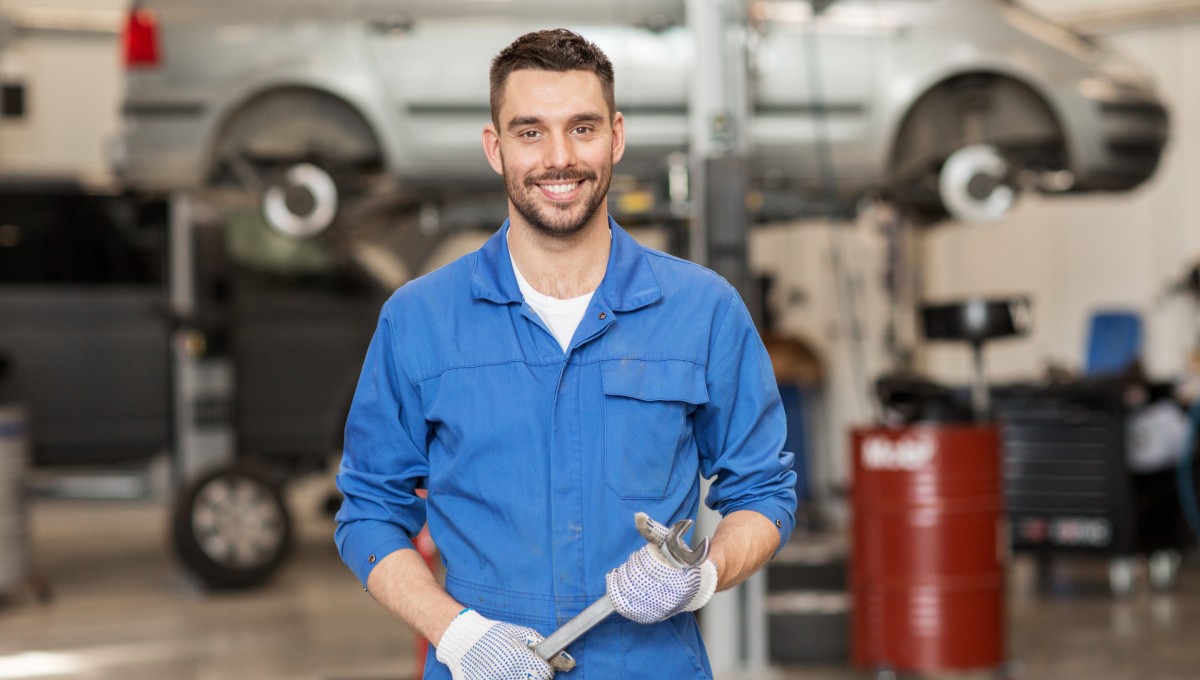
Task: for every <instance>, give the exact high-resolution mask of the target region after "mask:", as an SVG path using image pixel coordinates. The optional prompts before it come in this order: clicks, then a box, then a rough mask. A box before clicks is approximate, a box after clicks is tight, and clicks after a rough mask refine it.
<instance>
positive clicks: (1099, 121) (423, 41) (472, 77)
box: [117, 0, 1168, 235]
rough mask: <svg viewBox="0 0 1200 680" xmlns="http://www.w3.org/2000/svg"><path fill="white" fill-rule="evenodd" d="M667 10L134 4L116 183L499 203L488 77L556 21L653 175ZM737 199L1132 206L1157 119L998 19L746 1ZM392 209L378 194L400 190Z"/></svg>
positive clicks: (1152, 154)
mask: <svg viewBox="0 0 1200 680" xmlns="http://www.w3.org/2000/svg"><path fill="white" fill-rule="evenodd" d="M684 11H685V2H684V0H638V2H612V3H583V4H581V3H562V2H552V1H550V0H515V1H513V2H505V3H496V2H494V1H493V0H455V1H446V0H348V1H346V2H337V3H331V2H316V1H313V0H210V1H208V2H203V3H199V2H192V1H190V0H138V1H137V2H136V4H135V6H134V8H133V10H132V12H131V13H130V17H129V24H128V30H127V32H126V36H125V37H126V40H125V43H126V62H127V66H128V79H127V92H126V99H125V104H124V134H123V136H122V143H121V145H120V147H121V149H120V153H119V154H118V155H117V156H118V157H117V161H118V162H117V166H118V172H119V174H120V176H121V177H123V178H124V180H125V181H126V182H128V184H129V185H130V186H132V187H134V188H138V189H144V190H150V191H168V190H173V189H197V188H201V187H206V186H222V185H228V186H240V187H243V188H250V189H253V190H255V191H258V192H260V193H261V197H262V207H263V210H264V211H265V213H266V215H267V217H268V219H269V221H270V222H271V223H272V224H274V225H275V226H277V227H278V228H280V229H281V230H283V231H285V232H289V233H294V234H298V235H303V234H312V233H316V232H320V231H322V230H323V229H325V228H326V227H328V226H329V224H330V223H332V222H333V221H334V220H335V219H336V217H337V215H338V214H339V211H340V210H341V209H343V208H344V207H345V206H346V205H347V199H348V198H350V197H353V196H361V195H364V194H371V193H377V192H381V191H384V192H388V193H390V194H392V195H396V196H408V197H410V198H411V199H412V200H413V201H417V200H420V201H434V200H437V199H438V198H444V197H446V196H451V195H455V194H458V193H461V192H463V191H469V190H472V189H474V188H478V187H481V186H482V187H487V188H491V189H494V188H496V187H497V186H498V185H497V184H496V181H495V179H494V178H493V177H492V176H491V170H490V168H489V167H488V165H487V164H486V163H485V162H484V161H483V158H482V155H481V153H480V150H479V139H478V138H479V130H480V128H481V126H482V125H483V124H484V123H485V122H486V121H487V117H488V113H487V111H488V109H487V68H488V64H489V60H490V59H491V57H492V56H493V55H494V54H495V53H496V52H497V51H498V50H499V49H500V48H502V47H503V46H504V45H505V44H507V43H508V42H509V41H511V40H512V39H513V38H514V37H515V36H517V35H519V34H521V33H522V32H524V31H527V30H532V29H536V28H542V27H548V26H558V25H563V26H567V27H570V28H573V29H576V30H578V31H579V32H581V33H583V34H584V35H585V36H587V37H589V38H590V39H592V40H594V41H595V42H597V43H598V44H599V45H600V46H601V47H602V48H604V50H605V51H606V52H607V53H608V54H609V56H610V57H611V59H612V60H613V63H614V66H615V67H616V70H617V101H618V104H619V106H620V108H621V110H622V111H624V113H625V114H626V116H627V118H628V131H629V150H628V152H627V155H626V160H625V161H623V162H622V163H621V165H620V166H619V168H618V169H619V170H620V171H621V172H623V173H625V174H627V175H632V176H634V177H635V178H638V179H642V180H647V179H649V180H654V179H656V178H661V177H662V176H663V175H664V174H665V172H666V168H665V165H666V161H665V160H664V159H665V158H666V156H667V154H668V153H669V152H671V151H679V150H685V149H686V145H687V130H688V127H687V124H686V115H687V106H688V92H687V84H688V82H689V76H688V71H689V68H690V63H691V61H692V58H691V57H692V54H693V53H694V52H695V51H696V50H699V49H706V47H705V46H704V45H697V44H695V42H694V41H693V39H692V37H691V35H690V34H689V32H688V30H687V28H686V26H685V21H684ZM748 12H749V16H748V24H749V27H750V30H749V33H748V35H749V40H748V50H749V63H750V68H751V73H750V82H751V83H752V97H753V102H752V116H753V118H752V121H751V128H750V137H751V140H752V143H753V167H754V173H755V177H754V180H755V184H754V186H755V187H756V188H758V189H760V190H778V191H783V192H790V193H791V194H792V195H797V196H802V197H809V198H811V199H813V200H823V201H828V200H830V199H832V200H834V201H836V202H837V203H839V204H841V205H847V206H849V205H853V204H854V203H855V202H856V201H858V200H859V199H860V198H862V197H863V196H865V195H876V196H881V197H883V198H886V199H889V200H892V201H894V202H896V203H897V204H899V205H900V206H902V207H904V208H906V209H907V210H908V211H909V212H910V213H911V214H913V215H915V216H917V217H919V218H922V219H926V220H934V219H940V218H942V217H945V216H946V215H947V214H949V215H952V216H955V217H959V218H965V219H975V218H988V217H995V216H999V215H1003V214H1004V213H1005V212H1006V211H1007V210H1008V208H1009V207H1010V206H1011V205H1012V203H1013V201H1014V199H1015V196H1016V193H1017V192H1018V191H1019V190H1020V189H1023V188H1037V189H1041V190H1046V191H1076V192H1081V191H1097V190H1115V191H1121V190H1128V189H1131V188H1133V187H1136V186H1137V185H1139V184H1140V183H1141V182H1143V181H1144V180H1146V179H1147V178H1148V177H1150V176H1151V175H1152V174H1153V172H1154V169H1155V167H1156V166H1157V164H1158V161H1159V157H1160V155H1161V153H1162V150H1163V146H1164V144H1165V142H1166V140H1167V136H1168V135H1167V132H1168V116H1167V112H1166V110H1165V108H1164V106H1163V104H1162V103H1161V102H1160V100H1159V97H1158V96H1157V94H1156V93H1155V90H1154V88H1153V86H1152V85H1151V83H1150V81H1149V79H1148V78H1147V76H1146V75H1145V74H1144V73H1143V72H1142V71H1140V70H1138V69H1137V68H1135V67H1133V66H1132V65H1130V64H1129V63H1128V62H1127V61H1125V60H1124V59H1122V58H1121V57H1120V56H1118V55H1117V54H1115V53H1113V52H1112V51H1111V50H1108V49H1105V48H1103V47H1100V46H1098V45H1097V44H1095V43H1094V42H1092V41H1090V40H1088V39H1085V38H1084V37H1081V36H1079V35H1076V34H1074V33H1072V32H1070V31H1068V30H1066V29H1065V28H1063V27H1061V26H1059V25H1056V24H1055V23H1052V22H1051V21H1048V20H1046V19H1043V18H1041V17H1039V16H1036V15H1035V14H1032V13H1031V12H1029V11H1028V10H1026V9H1024V8H1022V7H1021V6H1020V5H1019V4H1017V3H1016V2H1012V1H1005V0H819V1H814V0H752V1H751V2H749V3H748ZM397 192H398V193H397Z"/></svg>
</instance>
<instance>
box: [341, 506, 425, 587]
mask: <svg viewBox="0 0 1200 680" xmlns="http://www.w3.org/2000/svg"><path fill="white" fill-rule="evenodd" d="M334 538H335V540H336V541H337V546H338V552H339V553H341V556H342V561H344V562H345V563H346V566H348V567H350V570H351V571H352V572H354V575H355V576H357V577H358V580H359V582H360V583H362V586H363V588H364V589H366V587H367V579H368V578H369V577H370V576H371V572H372V571H373V570H374V569H375V565H377V564H379V562H380V561H381V560H382V559H383V558H385V557H387V556H388V555H390V554H392V553H394V552H396V551H397V550H403V549H405V548H408V549H411V550H415V549H416V548H415V547H414V546H413V542H412V539H411V538H409V537H408V535H407V534H405V533H404V531H403V530H402V529H400V528H399V527H397V526H395V525H394V524H388V523H386V522H376V521H372V520H362V521H358V522H350V523H347V524H340V525H338V528H337V531H335V532H334Z"/></svg>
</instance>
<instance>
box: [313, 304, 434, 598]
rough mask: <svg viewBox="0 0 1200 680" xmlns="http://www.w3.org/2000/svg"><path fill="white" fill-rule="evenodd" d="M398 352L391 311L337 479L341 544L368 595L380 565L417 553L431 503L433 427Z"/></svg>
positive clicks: (365, 372) (371, 354)
mask: <svg viewBox="0 0 1200 680" xmlns="http://www.w3.org/2000/svg"><path fill="white" fill-rule="evenodd" d="M397 350H398V348H397V347H396V338H395V335H394V333H393V327H392V319H391V316H390V315H389V313H388V308H387V307H385V308H384V311H383V313H382V314H381V315H380V319H379V326H378V327H377V328H376V330H375V335H374V337H373V338H372V339H371V345H370V347H369V348H368V349H367V356H366V359H365V361H364V362H363V369H362V374H361V375H360V376H359V379H358V387H357V388H356V390H355V392H354V400H353V402H352V403H351V406H350V414H349V416H348V418H347V419H346V436H345V445H344V450H343V453H342V462H341V466H340V468H339V470H338V474H337V487H338V490H339V491H341V492H342V495H343V496H344V500H343V501H342V507H341V509H340V510H339V511H338V513H337V517H336V521H337V529H336V530H335V532H334V540H335V541H336V543H337V548H338V553H339V554H340V555H341V557H342V560H343V561H344V562H345V563H346V565H347V566H348V567H350V570H351V571H353V572H354V574H355V575H356V576H357V577H358V579H359V580H360V581H361V582H362V584H363V587H364V588H365V587H366V584H367V577H368V576H369V575H370V573H371V570H372V569H374V567H375V565H376V564H377V563H378V562H379V560H381V559H383V558H384V557H385V556H387V555H389V554H391V553H392V552H395V551H396V550H400V549H403V548H412V547H413V543H412V538H413V536H415V535H416V534H417V533H418V532H419V531H420V530H421V527H422V526H424V524H425V500H424V499H423V498H420V497H418V496H417V493H416V490H417V487H418V486H424V483H425V481H424V480H425V479H426V477H427V476H428V474H429V458H428V454H427V450H426V436H427V435H428V425H427V424H426V422H425V419H424V417H423V415H422V409H421V404H420V397H419V395H418V394H417V391H416V389H415V388H414V386H413V385H412V383H411V381H410V380H409V379H408V378H407V376H405V375H404V373H403V369H402V367H401V366H400V365H399V363H398V362H397V361H396V352H397Z"/></svg>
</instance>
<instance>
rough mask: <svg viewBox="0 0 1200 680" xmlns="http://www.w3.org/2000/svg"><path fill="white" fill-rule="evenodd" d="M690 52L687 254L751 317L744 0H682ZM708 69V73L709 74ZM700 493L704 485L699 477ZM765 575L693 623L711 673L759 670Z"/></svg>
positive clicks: (703, 513)
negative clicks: (724, 284) (733, 292)
mask: <svg viewBox="0 0 1200 680" xmlns="http://www.w3.org/2000/svg"><path fill="white" fill-rule="evenodd" d="M686 11H687V25H688V29H689V32H690V33H691V36H692V42H693V45H695V46H696V48H695V49H694V50H693V52H694V54H695V59H694V61H693V64H692V75H691V78H692V80H691V83H690V85H691V88H690V92H691V100H690V102H689V107H688V117H689V137H690V144H689V150H690V156H691V158H690V164H689V165H690V167H689V173H690V174H691V182H690V194H691V195H690V202H691V233H690V238H689V242H690V244H691V253H690V254H689V256H690V258H691V259H692V261H694V262H697V263H699V264H703V265H706V266H708V267H710V268H711V269H713V270H714V271H716V272H717V273H719V274H721V275H722V276H723V277H725V279H726V280H727V281H729V282H730V283H731V284H732V285H733V286H734V287H735V288H737V289H738V291H739V292H740V293H741V296H742V299H743V300H744V301H745V302H746V305H747V306H748V307H749V308H750V314H751V316H752V317H753V318H754V320H755V323H756V324H759V325H760V327H761V321H762V310H761V309H759V297H760V296H759V295H758V293H757V291H756V283H755V280H754V277H753V276H752V275H751V273H750V267H749V257H748V245H747V243H748V237H747V232H748V229H749V211H748V209H747V207H746V195H747V192H748V186H749V185H748V181H747V168H748V163H747V158H748V155H749V154H748V151H749V149H748V146H749V139H748V136H747V134H746V122H747V121H748V120H749V112H750V111H749V105H750V97H749V82H748V55H747V50H748V45H749V41H748V36H747V30H748V27H747V18H748V8H747V6H746V3H745V0H688V2H687V6H686ZM714 74H716V75H715V76H714ZM702 486H703V488H702V494H701V496H702V497H703V496H704V495H706V494H707V492H708V482H707V480H702ZM698 520H699V521H698V523H697V528H696V535H697V536H707V535H712V533H713V531H714V529H715V528H716V525H717V522H718V521H719V520H720V517H719V516H718V515H717V513H716V512H714V511H712V510H709V509H708V508H706V507H704V506H703V505H701V507H700V512H699V516H698ZM766 592H767V587H766V575H765V574H763V573H759V574H757V575H755V576H753V577H751V578H750V579H749V580H748V581H746V582H745V583H743V584H742V585H740V586H738V587H737V588H735V589H732V590H729V591H726V592H723V593H718V594H717V595H716V596H714V597H713V599H712V600H711V601H710V602H709V603H708V604H707V605H706V606H705V608H704V611H703V614H702V616H701V617H700V619H701V628H702V631H703V634H704V639H705V641H706V644H707V646H708V652H709V662H710V663H711V665H712V669H713V673H714V674H715V676H716V677H717V678H718V679H720V678H732V677H746V676H747V674H749V675H750V676H753V675H755V674H760V673H764V672H765V671H766V670H767V665H768V655H767V652H768V650H767V640H768V634H767V633H768V631H767V608H766Z"/></svg>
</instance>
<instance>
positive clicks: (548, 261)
mask: <svg viewBox="0 0 1200 680" xmlns="http://www.w3.org/2000/svg"><path fill="white" fill-rule="evenodd" d="M514 212H515V211H514ZM596 212H597V215H599V216H601V217H602V219H596V220H593V221H592V222H590V223H589V224H588V225H587V226H586V227H585V228H584V229H582V230H581V231H579V232H578V233H576V234H573V235H572V236H570V237H564V238H559V237H552V236H546V235H545V234H542V233H540V232H537V231H535V230H534V229H533V228H532V227H530V226H529V225H527V224H525V223H524V221H523V220H520V219H519V218H511V219H510V220H509V233H508V248H509V252H510V253H511V254H512V258H513V261H514V262H516V263H517V268H518V269H520V270H521V275H522V276H524V277H525V280H526V281H528V282H529V285H531V286H533V289H534V290H536V291H537V292H539V293H541V294H543V295H549V296H550V297H554V298H558V299H560V300H566V299H568V298H573V297H578V296H580V295H584V294H586V293H590V292H592V291H594V290H596V288H597V287H599V285H600V281H601V280H603V279H604V272H605V270H606V269H607V268H608V254H609V250H610V249H611V247H612V237H611V235H610V234H609V229H608V213H607V212H605V211H603V207H602V209H601V210H598V211H596Z"/></svg>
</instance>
